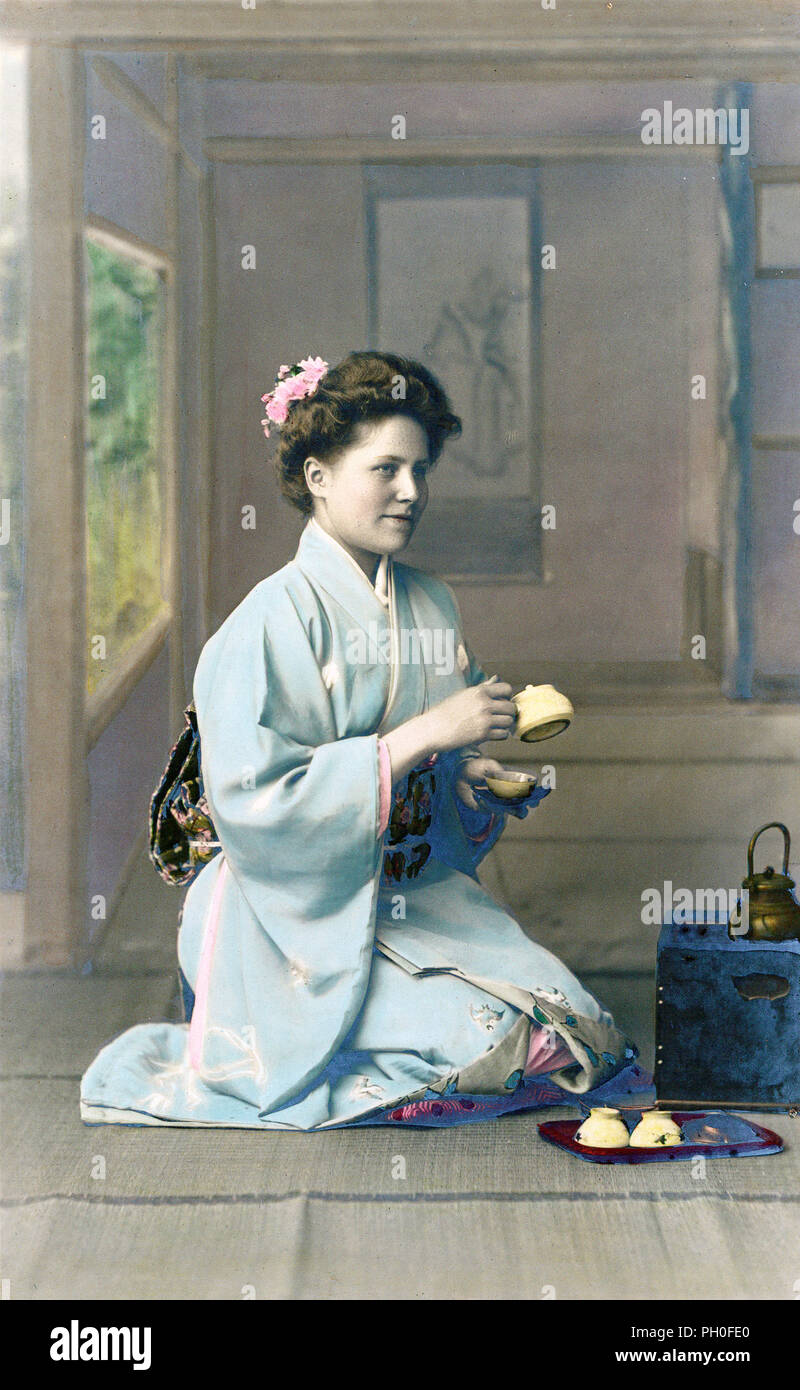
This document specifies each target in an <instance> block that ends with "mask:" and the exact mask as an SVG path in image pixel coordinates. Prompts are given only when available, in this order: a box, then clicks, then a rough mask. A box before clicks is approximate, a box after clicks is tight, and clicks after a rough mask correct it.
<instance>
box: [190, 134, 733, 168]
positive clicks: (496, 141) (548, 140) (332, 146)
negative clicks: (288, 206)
mask: <svg viewBox="0 0 800 1390" xmlns="http://www.w3.org/2000/svg"><path fill="white" fill-rule="evenodd" d="M203 153H204V154H205V155H206V158H207V159H209V160H211V161H214V162H216V163H221V164H305V163H311V164H314V163H317V164H327V165H329V164H360V163H362V161H367V162H372V163H374V162H378V161H381V160H386V161H387V162H390V163H392V164H399V163H411V164H422V163H426V162H428V163H434V164H436V163H439V162H441V161H443V160H447V159H453V160H457V161H458V163H459V164H464V163H465V162H467V161H468V160H471V159H472V160H475V161H477V162H479V163H484V162H485V161H487V160H503V161H505V162H507V163H513V161H514V160H515V159H521V160H531V161H536V162H540V161H542V162H544V161H545V160H550V161H557V160H564V159H569V160H574V159H589V160H596V159H653V157H654V146H652V145H644V144H642V141H641V140H640V139H638V138H637V137H636V136H630V135H574V136H573V135H568V136H546V135H535V136H527V137H524V138H519V137H514V136H512V137H509V138H508V139H504V138H500V137H498V136H496V135H494V136H488V137H486V138H484V137H482V136H477V137H476V136H461V135H447V136H431V137H427V138H425V137H423V138H419V139H414V138H412V139H409V140H392V139H391V138H390V137H389V136H388V135H375V136H373V135H355V136H343V135H334V136H321V137H317V136H275V137H271V136H260V135H244V136H224V135H220V136H210V137H209V138H208V139H206V140H204V141H203ZM655 155H656V157H657V158H658V159H659V160H663V159H668V160H672V161H673V162H676V161H680V160H681V159H687V158H688V159H697V158H701V159H702V158H704V157H705V158H708V157H709V156H710V157H711V158H714V159H716V158H718V156H719V146H718V145H659V146H658V147H657V148H656V149H655Z"/></svg>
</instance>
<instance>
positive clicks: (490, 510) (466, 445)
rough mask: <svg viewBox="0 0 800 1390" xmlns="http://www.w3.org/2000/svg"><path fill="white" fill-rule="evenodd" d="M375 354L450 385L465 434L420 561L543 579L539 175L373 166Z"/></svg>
mask: <svg viewBox="0 0 800 1390" xmlns="http://www.w3.org/2000/svg"><path fill="white" fill-rule="evenodd" d="M364 180H365V210H366V231H367V257H368V261H367V266H368V344H369V346H370V348H372V349H377V350H382V351H391V352H397V353H400V354H402V355H403V356H407V357H413V358H416V359H417V360H418V361H420V362H422V363H423V364H424V365H425V366H426V367H428V368H429V369H430V370H431V371H432V372H434V374H435V375H436V376H437V377H438V378H439V379H440V381H441V382H442V385H443V386H444V388H445V390H446V391H447V394H448V396H449V397H450V402H451V405H452V407H453V409H454V410H455V412H456V414H457V415H459V416H460V417H461V420H462V424H463V431H462V434H461V436H460V437H459V438H458V439H455V440H450V441H449V442H448V443H447V444H446V446H445V449H444V452H443V454H442V457H441V459H440V461H439V463H438V465H437V468H436V470H435V473H434V475H433V477H432V479H431V496H430V501H429V502H428V506H427V509H426V512H425V515H424V516H423V518H422V521H421V522H420V525H419V528H418V531H417V534H416V535H415V537H414V539H413V541H412V543H411V544H410V545H409V547H408V549H407V550H406V551H405V552H404V559H407V560H408V562H409V563H410V564H415V565H419V566H420V567H421V568H423V569H424V568H426V566H429V565H430V564H431V561H432V559H433V558H434V556H435V567H436V570H437V571H438V572H439V573H440V574H443V575H445V576H446V577H447V578H449V579H460V580H473V581H481V580H482V581H488V582H492V581H496V580H499V579H503V578H511V577H513V578H514V579H521V580H528V581H530V582H539V581H540V579H541V571H542V555H541V548H542V547H541V541H542V531H541V524H540V516H541V498H540V426H539V422H540V390H541V379H540V369H541V358H540V352H539V320H540V241H541V238H540V232H539V223H540V216H539V198H538V188H537V175H536V170H535V169H533V168H528V167H526V166H518V165H507V164H501V163H488V164H475V163H448V164H435V165H433V164H426V165H415V166H407V165H405V164H402V163H393V164H380V165H365V166H364Z"/></svg>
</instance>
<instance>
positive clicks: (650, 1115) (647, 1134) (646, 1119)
mask: <svg viewBox="0 0 800 1390" xmlns="http://www.w3.org/2000/svg"><path fill="white" fill-rule="evenodd" d="M682 1138H683V1135H682V1134H681V1128H680V1125H678V1124H676V1123H675V1121H674V1120H673V1118H672V1116H671V1115H667V1114H666V1113H665V1111H663V1110H645V1111H644V1113H643V1115H642V1118H641V1120H640V1121H639V1123H638V1125H637V1126H636V1128H635V1129H634V1131H633V1133H632V1134H631V1146H632V1147H633V1148H634V1149H656V1148H662V1147H663V1146H664V1145H666V1144H680V1142H681V1140H682Z"/></svg>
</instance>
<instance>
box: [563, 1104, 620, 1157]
mask: <svg viewBox="0 0 800 1390" xmlns="http://www.w3.org/2000/svg"><path fill="white" fill-rule="evenodd" d="M575 1139H576V1142H577V1143H578V1144H585V1145H586V1146H587V1147H588V1148H592V1149H624V1148H625V1146H626V1145H627V1144H628V1142H629V1135H628V1126H627V1125H626V1123H625V1121H624V1120H623V1118H622V1116H621V1115H620V1113H619V1111H618V1110H615V1109H614V1108H613V1106H610V1105H597V1106H593V1107H592V1109H591V1110H590V1111H589V1114H588V1115H587V1117H586V1119H585V1120H584V1121H583V1124H582V1125H581V1127H580V1129H578V1130H577V1131H576V1134H575Z"/></svg>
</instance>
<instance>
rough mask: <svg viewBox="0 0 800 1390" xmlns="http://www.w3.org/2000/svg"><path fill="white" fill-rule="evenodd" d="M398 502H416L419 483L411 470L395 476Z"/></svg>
mask: <svg viewBox="0 0 800 1390" xmlns="http://www.w3.org/2000/svg"><path fill="white" fill-rule="evenodd" d="M397 492H398V501H401V502H416V501H417V499H418V497H419V482H418V479H417V478H416V476H415V474H414V473H412V471H411V469H409V470H408V472H405V471H404V472H402V473H398V475H397Z"/></svg>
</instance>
